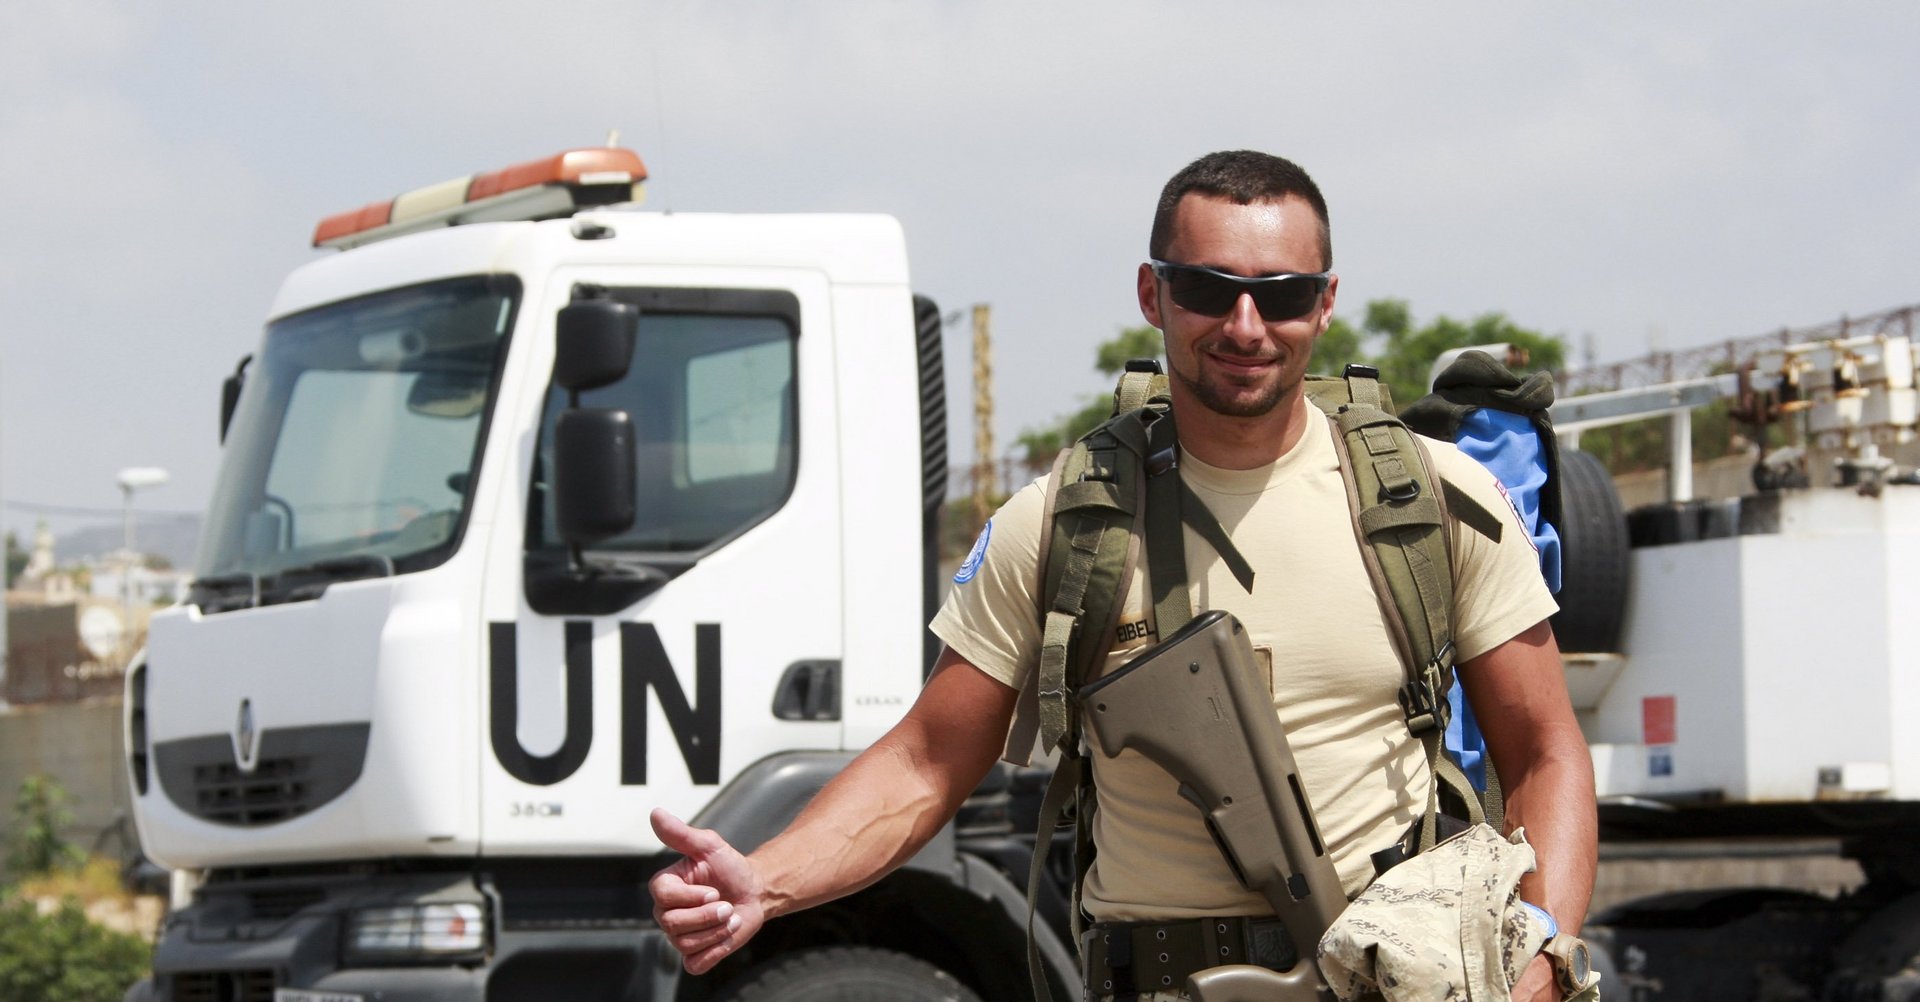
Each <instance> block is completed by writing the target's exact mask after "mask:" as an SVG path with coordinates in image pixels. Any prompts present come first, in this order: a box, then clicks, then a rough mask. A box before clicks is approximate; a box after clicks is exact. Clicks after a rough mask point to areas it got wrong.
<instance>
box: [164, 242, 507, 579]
mask: <svg viewBox="0 0 1920 1002" xmlns="http://www.w3.org/2000/svg"><path fill="white" fill-rule="evenodd" d="M518 298H519V283H518V282H517V281H515V280H514V279H512V278H507V277H501V276H481V277H473V278H461V279H454V280H450V281H442V282H435V283H432V284H428V285H420V286H414V287H411V288H406V289H399V290H395V291H391V292H383V293H378V294H375V295H370V296H365V297H362V298H359V299H354V300H348V301H346V302H342V303H337V304H334V305H331V306H325V307H321V308H319V309H315V310H311V311H308V312H306V313H301V314H296V315H294V316H290V317H286V318H284V319H281V320H278V321H275V322H274V323H273V324H272V325H270V326H269V327H268V328H267V336H266V342H265V346H264V347H263V348H262V349H261V351H260V354H259V357H258V358H257V359H256V360H255V361H254V363H253V364H252V365H251V367H250V368H249V369H248V370H247V372H246V388H245V390H244V392H242V394H241V397H240V403H239V407H238V408H237V410H236V411H235V413H234V416H233V422H232V424H231V426H230V427H229V433H228V438H227V449H226V457H225V462H224V464H223V466H222V468H221V471H220V479H219V481H218V483H217V485H216V486H215V488H214V498H213V505H212V510H211V513H210V516H209V518H208V523H207V530H206V532H207V534H206V538H205V539H204V540H203V542H202V544H201V548H200V557H199V563H198V567H197V568H196V573H197V574H198V576H199V577H200V578H202V579H206V580H210V581H217V580H219V579H221V578H226V579H228V580H234V579H240V580H250V581H252V582H253V584H254V585H256V586H262V585H263V581H264V579H266V578H267V577H268V576H270V575H284V576H285V577H287V578H289V579H292V578H296V577H298V578H305V579H307V580H309V581H310V580H311V579H312V578H313V577H315V576H316V575H317V576H319V577H321V578H325V577H327V576H335V577H341V576H353V577H358V576H366V575H368V574H381V573H394V572H406V571H414V570H420V569H423V568H426V567H431V566H433V565H435V564H438V563H440V562H441V561H444V560H445V559H447V557H448V556H450V555H451V554H452V552H453V549H454V546H455V544H456V543H457V542H458V538H459V533H460V530H461V528H462V527H463V526H464V525H465V522H466V512H467V491H468V487H469V485H470V484H472V483H473V482H474V479H475V477H476V476H477V474H478V472H479V471H478V470H477V469H476V464H477V463H478V462H479V459H480V451H481V443H482V441H483V433H484V430H485V427H486V419H487V415H488V413H489V410H490V407H489V405H490V403H491V402H492V399H493V394H494V389H495V386H496V384H497V382H498V379H499V370H500V363H501V360H502V359H503V358H504V357H505V348H506V335H507V331H508V330H509V329H510V328H511V324H512V319H513V318H512V314H513V311H514V305H515V303H516V302H517V301H518ZM263 593H264V588H263ZM263 597H264V594H263Z"/></svg>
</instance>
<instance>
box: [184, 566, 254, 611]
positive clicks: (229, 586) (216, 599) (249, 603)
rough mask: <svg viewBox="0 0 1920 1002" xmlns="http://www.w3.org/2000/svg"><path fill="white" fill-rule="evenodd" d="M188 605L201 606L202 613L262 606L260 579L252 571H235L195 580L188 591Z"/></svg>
mask: <svg viewBox="0 0 1920 1002" xmlns="http://www.w3.org/2000/svg"><path fill="white" fill-rule="evenodd" d="M235 593H237V594H235ZM187 604H188V605H197V606H199V607H200V611H201V612H225V611H227V610H229V609H251V608H253V607H254V606H256V605H259V604H260V577H259V575H256V574H254V573H252V572H251V571H234V572H233V573H231V574H209V575H207V576H206V577H202V578H195V579H194V581H193V587H191V588H189V589H188V590H187Z"/></svg>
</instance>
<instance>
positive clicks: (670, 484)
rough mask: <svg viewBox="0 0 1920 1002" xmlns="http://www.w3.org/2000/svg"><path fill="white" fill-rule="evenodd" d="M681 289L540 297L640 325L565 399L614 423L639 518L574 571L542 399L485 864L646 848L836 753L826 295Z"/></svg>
mask: <svg viewBox="0 0 1920 1002" xmlns="http://www.w3.org/2000/svg"><path fill="white" fill-rule="evenodd" d="M699 277H700V278H702V279H703V284H701V285H693V284H685V285H678V284H676V285H671V286H668V285H662V284H648V285H639V284H635V283H632V282H631V281H628V282H626V283H622V282H621V281H618V280H611V279H610V277H609V276H606V275H563V276H562V277H561V279H559V280H557V282H556V284H555V285H554V286H552V287H550V296H549V299H548V302H549V303H550V304H551V305H552V306H553V307H554V308H556V309H557V307H558V306H560V305H564V303H565V302H566V301H567V298H568V296H569V295H576V294H578V292H577V290H578V289H580V288H582V287H583V284H584V283H588V282H591V283H593V284H594V285H597V286H600V287H604V288H605V290H606V292H605V294H607V295H611V296H612V297H613V298H616V299H619V300H622V301H626V302H630V303H634V304H636V305H638V306H639V307H640V309H641V311H642V318H641V320H640V323H639V331H638V335H637V340H636V346H635V351H634V356H633V364H632V367H631V368H630V370H629V371H628V372H627V374H626V376H625V377H624V378H622V379H620V380H618V381H617V382H614V383H612V384H611V385H608V386H606V387H604V388H601V389H596V390H589V391H585V392H583V393H582V394H581V399H580V401H579V404H580V406H582V407H596V408H617V409H620V410H623V411H625V412H626V413H627V414H628V416H629V417H630V419H631V430H632V437H633V442H634V456H635V460H636V462H635V467H636V482H635V487H636V513H637V515H636V518H635V520H634V524H633V526H632V527H631V528H630V529H628V530H627V531H625V532H624V533H621V534H620V535H618V536H616V537H614V538H611V539H608V540H606V541H604V542H601V543H598V544H595V545H593V546H592V547H590V548H588V549H586V550H585V551H584V552H581V553H579V554H574V553H572V552H570V551H569V550H568V548H567V547H565V546H563V545H562V544H561V543H560V541H559V539H558V537H557V535H556V533H555V531H554V506H553V498H552V496H551V491H550V490H549V489H548V484H549V482H550V474H551V472H552V471H553V470H554V464H555V463H556V459H557V457H556V455H555V450H554V447H553V428H554V422H555V420H556V418H557V416H558V415H559V414H560V413H561V412H562V410H564V409H565V407H566V406H567V401H566V394H565V393H564V392H562V391H558V390H555V389H553V388H551V387H544V388H543V389H544V394H543V399H541V400H540V401H538V402H537V407H538V417H537V419H534V422H533V427H534V428H535V430H534V432H533V434H532V435H531V436H529V438H530V441H528V443H527V446H526V448H527V449H528V450H530V451H531V455H530V456H528V457H527V459H528V461H529V462H530V479H529V481H525V482H528V483H530V484H531V487H530V489H529V490H528V491H527V496H526V500H525V505H526V509H525V514H526V526H525V537H524V538H525V546H524V556H523V557H522V558H521V559H520V560H519V561H518V565H519V567H520V568H521V572H522V573H521V575H520V581H519V582H518V584H519V585H520V586H519V587H517V588H512V589H508V588H503V587H497V586H496V582H497V581H498V580H499V579H502V578H510V577H512V575H508V574H498V573H497V570H498V567H499V563H504V562H497V563H496V572H490V574H489V587H488V589H487V590H488V593H489V605H490V614H489V616H488V624H487V630H488V636H487V638H486V640H485V643H486V644H487V647H488V650H489V652H490V658H491V663H490V667H489V671H488V672H487V673H486V674H487V678H486V679H485V680H484V682H483V685H484V686H485V688H486V693H485V698H486V700H487V705H488V707H489V719H488V721H487V725H486V726H487V731H488V733H487V736H486V737H485V739H484V741H485V744H486V746H487V748H488V754H487V755H486V756H485V758H486V766H485V768H484V769H483V779H482V788H483V789H482V801H483V805H484V806H483V818H482V832H483V839H484V841H485V843H486V845H487V851H488V852H489V853H508V852H517V851H535V852H555V851H579V852H621V851H649V850H651V849H653V848H656V847H657V842H656V841H655V840H654V839H653V836H652V832H651V830H650V828H649V827H648V824H647V812H648V811H649V810H650V809H651V808H652V807H654V806H664V807H667V808H668V809H670V810H673V811H675V812H677V813H680V814H682V816H688V815H691V814H693V813H694V812H696V811H697V810H698V809H699V808H700V807H701V806H702V805H704V804H705V803H706V802H707V801H708V800H709V799H710V798H711V797H712V796H713V794H714V792H715V791H716V790H717V788H718V787H719V785H720V784H723V783H725V782H726V781H727V779H728V778H730V777H731V776H733V775H734V774H735V773H737V772H738V771H739V770H740V769H741V768H743V767H745V766H746V765H748V764H750V763H752V762H754V761H756V760H758V759H760V758H762V757H764V756H766V755H768V754H770V753H772V752H775V751H782V750H789V749H806V748H814V749H831V748H838V747H839V746H840V745H841V742H842V734H841V725H840V723H839V713H838V702H837V692H836V690H835V684H836V681H837V673H838V666H839V661H840V658H841V656H842V651H841V647H842V641H841V614H842V595H841V592H842V588H841V580H840V573H841V572H840V569H839V560H838V554H839V552H840V536H839V532H840V529H839V526H840V524H841V523H840V519H839V516H838V512H839V507H840V505H839V487H838V484H839V481H840V477H839V465H838V464H839V459H838V454H837V449H836V447H835V442H836V441H837V439H838V429H837V428H836V419H835V409H834V406H833V400H834V392H833V387H832V385H831V383H832V379H833V353H832V348H833V346H832V343H831V333H830V332H831V322H830V317H829V312H830V309H831V303H830V299H829V295H828V289H829V287H828V283H827V281H826V279H825V278H824V276H822V275H820V274H819V273H817V272H811V271H800V270H781V271H778V272H775V273H773V274H771V275H770V274H768V273H767V272H765V271H755V272H753V273H751V274H721V273H715V272H713V271H712V270H704V271H702V272H701V273H700V276H699ZM552 314H553V310H552V309H549V310H547V311H546V323H548V324H549V325H550V324H551V323H552ZM547 340H548V344H549V345H550V343H551V339H550V338H549V339H547ZM549 350H551V349H550V347H549ZM549 370H550V366H548V367H547V368H545V369H540V370H539V372H540V373H541V374H544V373H545V372H546V371H549ZM534 378H535V377H534V375H533V374H530V375H529V382H530V383H531V382H532V381H533V379H534ZM534 406H535V404H534V402H531V401H530V402H528V403H527V404H526V406H524V407H523V408H522V410H523V411H526V412H529V413H531V412H532V410H533V409H534ZM508 510H511V509H510V508H509V509H508ZM505 528H506V527H503V531H502V532H501V533H499V534H498V535H500V536H501V537H504V535H505V532H504V530H505ZM496 552H498V550H497V549H496ZM783 680H784V682H783Z"/></svg>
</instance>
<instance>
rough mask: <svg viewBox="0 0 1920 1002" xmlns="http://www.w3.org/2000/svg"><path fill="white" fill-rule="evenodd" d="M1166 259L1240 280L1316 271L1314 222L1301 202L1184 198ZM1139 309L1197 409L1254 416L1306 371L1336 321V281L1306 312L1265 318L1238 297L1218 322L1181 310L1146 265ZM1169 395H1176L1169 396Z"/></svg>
mask: <svg viewBox="0 0 1920 1002" xmlns="http://www.w3.org/2000/svg"><path fill="white" fill-rule="evenodd" d="M1165 254H1166V257H1165V260H1167V261H1169V262H1172V263H1175V264H1190V265H1200V266H1202V267H1206V268H1212V269H1214V270H1215V271H1223V272H1228V273H1230V274H1234V275H1239V276H1242V277H1245V278H1256V277H1260V276H1264V275H1278V274H1282V273H1287V272H1295V273H1314V272H1318V271H1320V270H1321V265H1320V262H1321V259H1322V258H1321V246H1320V220H1319V217H1317V216H1315V215H1314V212H1313V207H1312V206H1310V205H1308V204H1307V202H1306V200H1305V199H1301V198H1294V197H1288V198H1284V199H1281V200H1279V201H1260V202H1253V203H1250V204H1247V205H1236V204H1234V203H1233V202H1232V201H1231V200H1229V199H1225V198H1216V197H1213V196H1208V195H1201V194H1188V195H1187V196H1185V197H1184V198H1183V199H1181V201H1180V206H1179V208H1178V209H1176V210H1175V212H1174V217H1173V240H1172V242H1171V243H1169V244H1168V246H1167V249H1166V251H1165ZM1138 284H1139V295H1140V312H1141V313H1142V314H1143V315H1144V316H1145V317H1146V318H1147V322H1148V323H1150V324H1152V325H1153V326H1155V327H1158V328H1160V330H1161V332H1162V333H1164V334H1165V335H1166V342H1167V368H1168V369H1169V370H1171V372H1172V375H1173V379H1174V382H1175V383H1176V384H1178V385H1179V387H1180V388H1181V389H1184V390H1185V392H1186V394H1187V395H1190V396H1191V397H1193V398H1194V399H1195V400H1196V401H1197V402H1199V403H1200V405H1201V406H1203V407H1205V408H1207V409H1208V410H1210V411H1213V412H1214V413H1216V414H1220V415H1223V416H1226V417H1239V418H1250V417H1261V416H1263V415H1266V414H1268V413H1270V412H1272V411H1273V409H1274V408H1275V407H1276V406H1278V405H1279V404H1280V403H1281V402H1282V401H1283V400H1286V399H1289V398H1290V397H1291V395H1292V393H1293V391H1294V390H1296V389H1297V388H1298V387H1299V386H1300V384H1301V381H1302V379H1303V377H1305V375H1306V372H1307V358H1308V356H1309V355H1311V354H1312V353H1313V342H1314V340H1315V339H1316V338H1318V337H1319V336H1320V334H1321V332H1322V331H1324V330H1326V327H1327V324H1328V322H1330V321H1331V320H1332V318H1333V297H1334V292H1335V290H1336V288H1337V287H1338V284H1339V280H1338V279H1337V278H1335V279H1332V280H1330V281H1329V282H1328V284H1327V291H1326V293H1325V294H1324V295H1323V296H1321V297H1320V302H1319V303H1318V304H1317V305H1316V306H1315V308H1314V309H1312V310H1310V311H1308V312H1307V314H1306V315H1305V316H1301V317H1296V318H1293V319H1289V320H1280V321H1268V320H1265V319H1264V318H1262V317H1261V316H1260V312H1259V310H1258V309H1256V308H1255V306H1254V303H1253V297H1252V296H1250V295H1246V294H1242V295H1240V296H1239V298H1238V299H1237V300H1235V302H1234V304H1233V306H1232V308H1231V309H1229V310H1228V311H1227V314H1226V316H1223V317H1209V316H1204V315H1202V314H1199V313H1195V312H1193V311H1191V310H1188V309H1185V308H1184V307H1181V306H1180V305H1178V304H1176V303H1174V302H1173V300H1172V299H1171V298H1170V297H1169V296H1168V294H1167V288H1166V283H1165V282H1164V281H1162V280H1161V279H1160V278H1158V277H1156V276H1155V275H1154V273H1153V270H1152V269H1151V267H1149V266H1147V265H1142V266H1141V267H1140V274H1139V281H1138ZM1176 392H1179V391H1178V390H1176Z"/></svg>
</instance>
